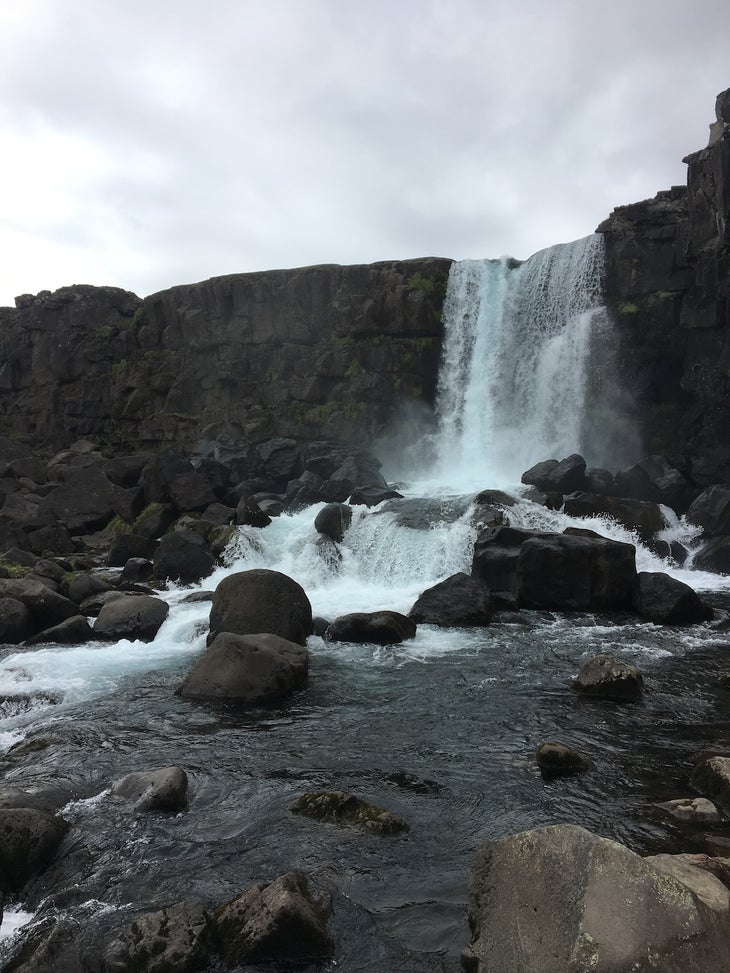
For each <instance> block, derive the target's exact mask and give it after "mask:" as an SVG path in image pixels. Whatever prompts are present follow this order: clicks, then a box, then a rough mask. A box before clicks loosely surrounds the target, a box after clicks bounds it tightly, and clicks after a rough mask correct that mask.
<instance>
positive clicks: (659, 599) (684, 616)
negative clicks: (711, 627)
mask: <svg viewBox="0 0 730 973" xmlns="http://www.w3.org/2000/svg"><path fill="white" fill-rule="evenodd" d="M634 608H635V609H636V611H637V612H638V613H639V615H641V617H642V618H644V619H646V621H648V622H655V623H656V624H657V625H694V624H696V623H697V622H707V621H710V619H711V618H712V617H713V612H712V609H711V608H710V606H709V605H708V604H706V603H705V602H704V601H702V599H701V598H700V596H699V595H698V594H697V592H696V591H694V590H693V589H692V588H690V586H689V585H687V584H684V582H683V581H678V580H677V579H676V578H672V577H671V576H670V575H668V574H664V573H663V572H661V571H641V572H639V574H637V576H636V587H635V589H634Z"/></svg>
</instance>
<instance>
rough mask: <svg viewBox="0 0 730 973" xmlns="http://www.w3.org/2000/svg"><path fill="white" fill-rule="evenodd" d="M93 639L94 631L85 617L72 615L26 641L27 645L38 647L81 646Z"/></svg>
mask: <svg viewBox="0 0 730 973" xmlns="http://www.w3.org/2000/svg"><path fill="white" fill-rule="evenodd" d="M93 638H94V630H93V629H92V627H91V625H89V623H88V621H87V620H86V616H84V615H72V616H71V618H67V619H65V621H63V622H59V623H58V625H52V626H51V627H50V628H46V629H43V631H42V632H38V634H37V635H34V636H33V637H32V638H29V639H28V641H27V644H28V645H39V644H43V643H45V642H52V643H54V644H55V645H81V644H82V643H83V642H91V641H92V640H93Z"/></svg>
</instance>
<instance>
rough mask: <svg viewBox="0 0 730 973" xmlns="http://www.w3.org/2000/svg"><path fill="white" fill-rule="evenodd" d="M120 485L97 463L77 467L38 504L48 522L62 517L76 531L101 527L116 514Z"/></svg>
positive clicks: (39, 511) (45, 520) (62, 521)
mask: <svg viewBox="0 0 730 973" xmlns="http://www.w3.org/2000/svg"><path fill="white" fill-rule="evenodd" d="M117 490H118V488H117V487H115V486H114V484H113V483H111V482H110V481H109V480H108V479H107V477H106V476H105V475H104V474H103V473H102V471H101V469H100V468H99V467H98V466H97V465H95V464H94V465H90V466H87V467H85V468H81V469H75V470H73V472H71V474H70V475H69V476H68V477H67V479H66V480H65V482H63V483H61V484H60V485H59V486H57V487H54V489H53V490H51V491H50V493H48V494H47V495H46V496H45V497H44V498H43V499H42V500H41V503H40V505H39V508H38V514H39V517H41V518H42V519H43V520H44V522H45V523H51V522H52V521H59V522H60V523H62V524H63V525H64V526H65V527H67V528H68V530H69V531H70V532H71V533H72V534H85V533H90V532H92V531H95V530H101V529H102V528H103V527H105V526H106V525H107V524H108V523H109V521H110V520H111V519H112V517H113V516H114V512H115V507H116V501H117Z"/></svg>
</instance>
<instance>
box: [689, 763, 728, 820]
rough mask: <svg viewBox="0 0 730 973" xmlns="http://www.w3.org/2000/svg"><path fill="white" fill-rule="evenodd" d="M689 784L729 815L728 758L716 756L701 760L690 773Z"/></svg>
mask: <svg viewBox="0 0 730 973" xmlns="http://www.w3.org/2000/svg"><path fill="white" fill-rule="evenodd" d="M689 782H690V784H691V785H692V787H694V789H695V790H696V791H699V793H700V794H704V795H706V796H707V797H709V798H711V799H712V800H713V801H714V802H715V803H717V804H719V805H720V807H721V808H722V809H723V810H724V811H726V812H728V813H730V757H723V756H716V757H709V758H707V759H703V760H701V761H700V762H699V763H698V764H697V766H696V767H695V769H694V770H693V771H692V776H691V777H690V781H689Z"/></svg>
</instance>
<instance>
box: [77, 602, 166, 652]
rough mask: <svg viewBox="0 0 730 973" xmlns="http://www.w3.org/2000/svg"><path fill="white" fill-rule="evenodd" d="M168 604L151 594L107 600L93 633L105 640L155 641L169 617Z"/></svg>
mask: <svg viewBox="0 0 730 973" xmlns="http://www.w3.org/2000/svg"><path fill="white" fill-rule="evenodd" d="M168 611H169V606H168V604H167V602H166V601H163V600H162V599H161V598H155V597H153V596H152V595H126V596H123V597H121V598H112V599H111V600H110V601H107V602H106V603H105V604H104V605H103V606H102V609H101V611H100V612H99V614H98V616H97V619H96V623H95V625H94V636H95V638H97V639H102V640H104V641H110V642H117V641H119V639H130V640H131V641H134V640H135V639H139V640H140V641H142V642H152V640H153V639H154V637H155V635H157V633H158V631H159V629H160V626H161V625H162V623H163V622H164V621H165V619H166V618H167V613H168Z"/></svg>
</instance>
